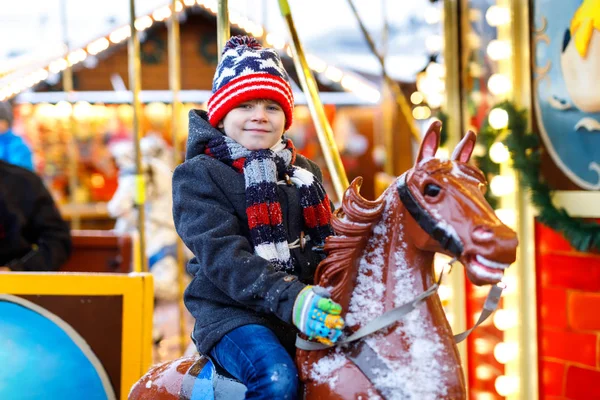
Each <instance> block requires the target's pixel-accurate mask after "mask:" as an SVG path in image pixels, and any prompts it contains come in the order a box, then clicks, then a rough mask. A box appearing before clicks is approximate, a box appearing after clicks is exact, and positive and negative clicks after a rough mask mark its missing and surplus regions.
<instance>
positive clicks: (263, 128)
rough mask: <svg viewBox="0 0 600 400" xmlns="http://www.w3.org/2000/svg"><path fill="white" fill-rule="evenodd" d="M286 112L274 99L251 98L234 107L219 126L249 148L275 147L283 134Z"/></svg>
mask: <svg viewBox="0 0 600 400" xmlns="http://www.w3.org/2000/svg"><path fill="white" fill-rule="evenodd" d="M284 126H285V114H284V113H283V109H282V108H281V106H280V105H279V104H278V103H277V102H275V101H273V100H266V99H264V100H263V99H261V100H250V101H246V102H243V103H240V104H239V105H238V106H237V107H236V108H233V109H232V110H231V111H229V113H227V115H225V118H223V120H222V121H221V122H219V125H218V127H219V128H221V129H223V131H224V132H225V134H226V135H227V136H229V137H230V138H232V139H233V140H235V141H236V142H238V143H239V144H241V145H242V146H244V147H245V148H247V149H248V150H261V149H269V148H271V147H273V146H274V145H275V144H277V142H279V140H281V135H283V130H284Z"/></svg>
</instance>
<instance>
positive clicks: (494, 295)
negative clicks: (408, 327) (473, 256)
mask: <svg viewBox="0 0 600 400" xmlns="http://www.w3.org/2000/svg"><path fill="white" fill-rule="evenodd" d="M455 261H456V259H453V260H452V261H450V262H449V263H448V264H449V265H450V266H452V263H454V262H455ZM443 275H444V270H442V272H441V273H440V276H439V278H438V281H437V282H436V283H434V284H433V285H431V287H430V288H429V289H427V290H426V291H424V292H423V293H421V294H419V295H418V296H416V297H415V298H414V299H412V300H411V301H409V302H408V303H405V304H403V305H401V306H399V307H396V308H394V309H392V310H389V311H387V312H385V313H383V314H382V315H380V316H379V317H377V318H375V319H374V320H372V321H370V322H369V323H368V324H366V325H365V326H363V327H361V328H360V329H359V330H357V331H356V332H354V333H353V334H352V335H350V336H348V337H342V338H341V339H340V340H338V341H337V342H336V343H335V345H333V346H332V345H327V344H323V343H317V342H311V341H308V340H305V339H303V338H301V337H300V336H296V347H297V348H299V349H301V350H309V351H311V350H325V349H329V348H332V347H336V346H341V345H345V344H349V343H352V342H355V341H357V340H359V339H362V338H364V337H365V336H368V335H370V334H372V333H374V332H377V331H379V330H381V329H384V328H387V327H388V326H390V325H392V324H393V323H395V322H398V321H399V320H401V319H402V318H403V317H404V316H405V315H407V314H409V313H410V312H412V311H413V310H415V309H416V308H417V307H418V306H419V305H421V303H423V302H424V301H425V300H427V298H429V297H431V296H432V295H433V294H434V293H436V292H437V291H438V289H439V287H440V283H441V281H442V276H443ZM503 289H504V287H502V286H500V285H498V284H495V285H492V287H491V288H490V291H489V293H488V295H487V298H486V299H485V303H484V305H483V311H482V312H481V315H480V316H479V319H478V320H477V322H476V323H475V325H473V326H472V327H471V328H470V329H468V330H466V331H464V332H462V333H459V334H458V335H454V341H455V342H456V343H460V342H462V341H463V340H465V339H466V338H467V337H468V336H469V335H470V334H471V332H473V330H474V329H475V328H477V327H478V326H479V325H481V324H482V323H483V321H485V320H486V319H487V318H488V317H489V316H490V315H491V314H492V313H493V312H494V311H495V310H496V308H497V307H498V303H499V302H500V297H501V296H502V290H503Z"/></svg>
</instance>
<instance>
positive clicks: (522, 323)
mask: <svg viewBox="0 0 600 400" xmlns="http://www.w3.org/2000/svg"><path fill="white" fill-rule="evenodd" d="M510 8H511V21H512V27H511V28H512V29H511V43H512V54H513V65H512V68H511V69H512V76H513V88H514V92H513V96H514V100H515V103H516V104H517V106H519V107H520V108H522V109H528V108H529V107H530V101H531V96H532V93H531V90H530V88H531V75H530V74H531V68H532V67H531V60H530V57H531V54H530V47H529V33H530V18H529V13H530V11H531V4H529V5H527V6H523V4H522V3H521V2H520V1H518V0H510ZM529 116H531V112H529ZM528 129H531V118H529V122H528ZM517 181H518V178H517ZM515 197H516V206H517V219H516V220H517V232H518V235H519V242H520V245H519V249H518V253H517V265H515V266H513V267H512V269H513V271H514V272H515V273H516V274H517V282H518V290H517V292H518V294H519V298H517V299H516V304H515V306H516V307H518V310H519V311H518V313H519V319H518V320H519V323H518V324H517V327H518V333H517V335H518V342H519V347H520V351H519V365H518V367H517V369H518V376H519V396H518V397H516V396H515V397H514V398H520V399H537V398H539V387H538V382H539V380H538V373H539V371H538V342H537V312H536V304H537V301H536V279H535V277H536V267H535V237H534V215H535V213H534V209H533V206H532V205H531V202H530V201H529V195H528V193H527V191H526V190H523V189H522V188H520V187H519V185H517V193H516V194H515Z"/></svg>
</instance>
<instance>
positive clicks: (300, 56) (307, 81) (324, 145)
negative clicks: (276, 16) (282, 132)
mask: <svg viewBox="0 0 600 400" xmlns="http://www.w3.org/2000/svg"><path fill="white" fill-rule="evenodd" d="M279 9H280V10H281V15H282V16H283V18H284V19H285V21H286V22H287V25H288V29H289V30H290V35H291V37H292V53H293V54H294V57H293V58H294V65H295V66H296V71H297V73H298V79H300V84H301V86H302V90H303V91H304V93H305V94H306V100H307V103H308V108H309V110H310V114H311V116H312V119H313V121H314V124H315V128H316V130H317V136H318V137H319V143H320V144H321V150H322V151H323V155H324V156H325V162H326V163H327V168H328V169H329V172H330V173H331V179H332V181H333V187H334V189H335V193H336V195H337V198H338V200H339V201H340V202H341V201H342V198H343V196H344V191H345V190H346V188H347V187H348V186H349V183H348V178H347V177H346V171H345V170H344V165H343V164H342V159H341V158H340V153H339V151H338V148H337V144H336V143H335V138H334V137H333V131H332V129H331V126H330V125H329V121H327V117H326V116H325V109H324V108H323V104H322V103H321V100H320V99H319V89H318V87H317V83H316V81H315V78H314V76H313V75H312V72H311V71H310V68H309V67H308V62H307V61H306V56H305V55H304V50H303V49H302V45H301V44H300V39H299V38H298V33H297V32H296V27H295V26H294V20H293V19H292V12H291V10H290V6H289V3H288V2H287V0H279Z"/></svg>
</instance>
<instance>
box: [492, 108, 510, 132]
mask: <svg viewBox="0 0 600 400" xmlns="http://www.w3.org/2000/svg"><path fill="white" fill-rule="evenodd" d="M488 122H489V123H490V126H491V127H492V128H494V129H504V128H506V127H507V126H508V113H507V112H506V110H503V109H501V108H494V109H493V110H492V111H490V115H489V116H488Z"/></svg>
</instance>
